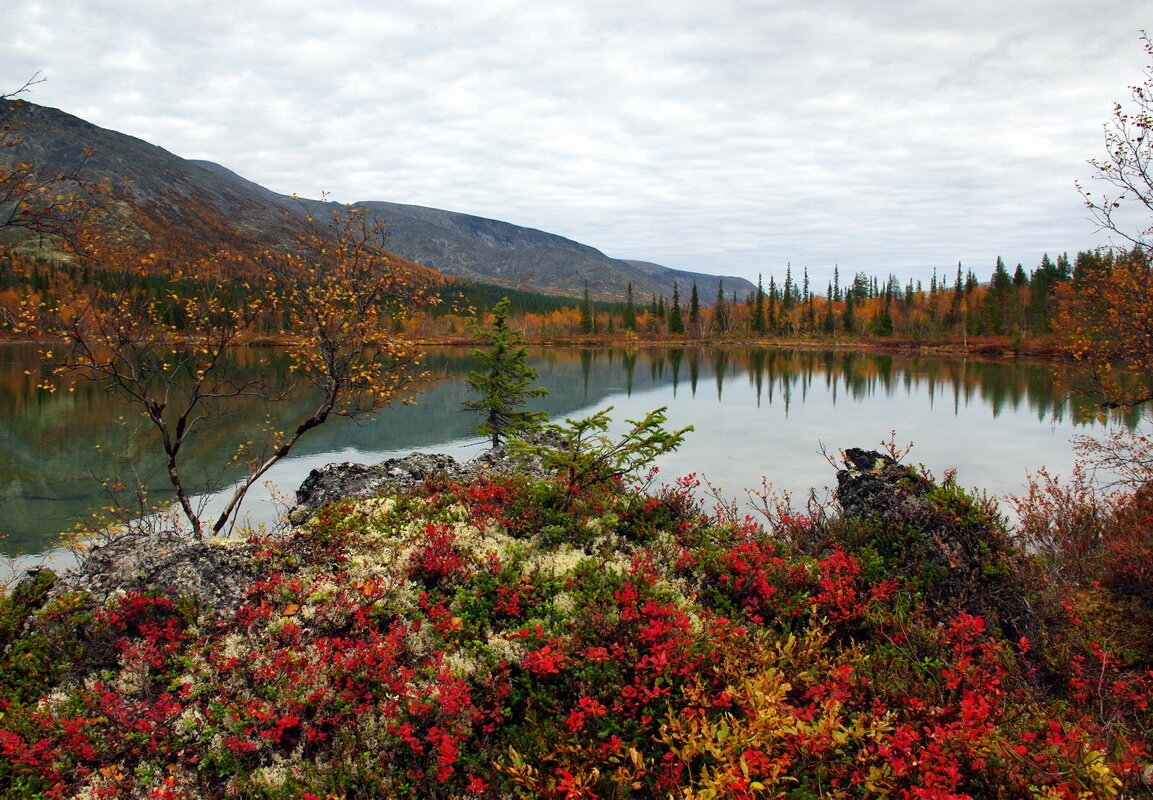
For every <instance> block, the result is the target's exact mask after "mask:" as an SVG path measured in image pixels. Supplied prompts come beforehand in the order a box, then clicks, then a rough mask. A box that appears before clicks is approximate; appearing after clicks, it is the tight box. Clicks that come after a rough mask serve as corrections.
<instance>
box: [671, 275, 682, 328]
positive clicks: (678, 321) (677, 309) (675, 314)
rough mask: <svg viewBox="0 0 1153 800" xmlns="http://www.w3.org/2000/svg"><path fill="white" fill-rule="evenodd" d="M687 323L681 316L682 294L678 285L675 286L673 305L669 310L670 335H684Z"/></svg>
mask: <svg viewBox="0 0 1153 800" xmlns="http://www.w3.org/2000/svg"><path fill="white" fill-rule="evenodd" d="M684 332H685V321H684V319H683V318H682V316H681V293H680V289H679V288H678V287H677V284H675V283H674V284H673V304H672V306H671V307H670V308H669V333H684Z"/></svg>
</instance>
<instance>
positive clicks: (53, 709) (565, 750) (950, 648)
mask: <svg viewBox="0 0 1153 800" xmlns="http://www.w3.org/2000/svg"><path fill="white" fill-rule="evenodd" d="M695 485H696V481H695V479H693V478H692V477H691V476H690V477H689V478H687V479H685V480H683V481H678V482H677V483H676V484H675V485H673V486H670V487H666V488H664V489H662V490H660V491H657V492H655V493H648V492H644V491H637V490H632V489H629V488H627V487H623V486H618V485H617V484H615V483H613V482H607V483H596V484H589V485H585V486H583V487H581V488H579V489H576V488H575V487H574V486H572V485H569V484H568V482H567V479H566V478H565V477H564V475H563V474H561V475H558V476H557V477H556V478H554V479H543V480H532V481H530V480H526V479H523V478H517V477H500V476H490V477H482V478H479V479H476V480H474V481H472V482H469V483H465V484H452V483H445V482H435V481H434V482H432V483H430V484H428V485H426V486H425V487H423V488H422V489H420V490H419V491H416V492H414V493H412V494H409V495H403V496H396V497H382V498H376V499H370V500H365V501H359V502H357V503H343V504H338V505H335V506H330V507H327V508H325V509H322V510H321V511H320V512H318V514H317V515H316V516H315V517H314V518H313V520H312V521H311V522H310V523H309V524H308V525H307V526H305V527H303V528H301V529H298V530H295V531H293V532H291V533H289V534H287V535H284V536H279V537H272V538H265V537H259V536H256V537H253V538H251V539H250V540H249V541H248V543H247V544H245V545H243V552H244V553H245V554H246V556H245V557H246V559H247V560H248V563H249V564H250V565H251V570H252V574H253V577H252V581H251V585H250V588H249V589H248V594H247V599H246V600H245V601H244V602H243V603H242V604H241V606H240V607H239V608H238V609H237V610H236V612H235V613H234V614H233V613H229V614H221V613H215V612H214V610H213V609H211V608H205V607H201V606H198V605H197V604H196V603H195V602H193V601H190V600H187V599H181V597H180V596H179V595H176V594H170V593H156V594H128V595H125V596H119V597H115V598H113V599H111V600H110V601H109V602H108V603H107V604H105V605H103V606H98V607H93V606H92V604H90V603H87V602H86V601H85V598H84V597H83V596H81V595H75V594H59V593H53V592H51V591H50V586H51V577H50V576H49V575H47V574H41V575H40V576H37V577H36V578H33V579H30V580H29V581H27V582H25V583H24V584H22V585H21V586H20V587H18V588H17V590H16V591H15V592H14V593H13V594H12V595H11V596H10V597H8V598H6V599H5V600H4V602H3V605H2V606H0V611H2V613H0V641H2V642H3V643H4V644H5V650H4V653H5V655H4V656H3V660H2V661H0V708H2V711H3V717H0V751H2V752H3V754H4V756H5V759H6V762H5V764H4V765H3V766H2V767H0V786H3V788H4V791H5V796H8V797H27V798H32V797H59V798H64V797H77V796H81V795H83V796H87V797H109V798H111V797H117V798H127V797H141V798H144V797H150V798H161V797H172V798H215V797H262V798H290V797H291V798H300V797H303V798H327V797H346V798H368V797H373V798H376V797H396V798H402V797H428V798H510V797H512V798H525V800H527V799H528V798H570V799H572V800H575V799H576V798H597V797H600V798H627V797H636V798H642V797H644V798H649V797H686V798H722V797H724V798H730V797H731V798H761V797H764V798H769V797H781V798H784V797H789V798H815V797H828V798H833V797H878V798H958V799H959V798H989V797H1001V798H1037V797H1045V798H1088V797H1120V796H1135V793H1137V792H1141V791H1145V788H1144V787H1145V783H1144V782H1143V781H1144V780H1145V778H1144V777H1143V774H1144V773H1143V771H1144V770H1145V769H1146V768H1147V767H1148V766H1149V763H1150V762H1149V758H1150V756H1149V752H1148V745H1149V741H1148V736H1149V731H1150V726H1151V724H1153V716H1151V714H1153V708H1151V706H1150V702H1151V701H1153V671H1151V668H1153V654H1151V653H1150V651H1149V648H1148V641H1150V639H1149V633H1150V632H1153V627H1150V625H1149V622H1150V611H1151V610H1153V607H1150V606H1149V597H1148V595H1147V591H1148V585H1149V584H1148V578H1149V576H1148V574H1146V572H1144V571H1143V570H1144V568H1143V567H1137V566H1136V565H1137V564H1139V563H1142V562H1140V561H1139V560H1138V561H1132V560H1131V556H1132V554H1134V553H1137V552H1144V553H1145V560H1146V561H1147V560H1148V553H1147V548H1148V542H1147V541H1145V540H1144V539H1139V538H1138V539H1135V538H1134V537H1133V536H1131V535H1130V536H1124V535H1120V532H1121V531H1125V530H1143V529H1147V526H1146V525H1145V522H1147V520H1145V516H1147V515H1148V513H1149V512H1148V508H1149V506H1150V504H1149V500H1148V498H1147V497H1145V496H1144V495H1139V496H1135V497H1134V498H1133V499H1132V502H1131V503H1130V504H1128V505H1125V506H1124V507H1122V508H1119V509H1118V510H1117V511H1116V512H1115V513H1114V514H1112V515H1111V516H1110V521H1109V522H1108V523H1106V524H1105V525H1104V527H1103V530H1102V542H1103V544H1102V546H1099V547H1097V549H1096V555H1095V556H1094V558H1095V559H1096V562H1095V566H1094V567H1093V568H1092V570H1093V571H1092V572H1091V573H1087V574H1086V575H1085V576H1083V579H1079V581H1078V582H1076V583H1073V582H1065V581H1064V580H1063V579H1056V578H1053V577H1046V575H1047V574H1048V573H1046V572H1045V570H1044V569H1042V566H1043V564H1042V563H1040V562H1035V561H1033V560H1032V559H1033V558H1034V557H1031V556H1027V555H1026V552H1025V551H1013V552H1012V553H1006V556H1011V558H1012V559H1013V560H1012V571H1011V572H1007V573H1006V575H1005V578H1004V580H1006V581H1007V583H1006V585H1007V586H1011V587H1012V591H1013V592H1015V593H1017V595H1018V596H1020V597H1026V598H1028V599H1029V605H1030V607H1031V608H1032V609H1033V612H1032V613H1034V614H1035V615H1037V618H1038V619H1039V620H1043V624H1041V625H1039V626H1038V627H1037V629H1036V630H1037V632H1036V633H1035V634H1034V635H1030V636H1024V635H1020V634H1017V633H1009V632H1008V629H1007V628H1006V627H1004V626H1003V625H1002V624H1000V623H998V622H996V621H994V620H996V618H997V614H996V613H995V612H996V609H995V608H993V607H989V608H988V609H987V610H988V612H989V613H988V614H980V613H974V608H973V607H972V606H970V605H967V603H968V602H969V601H968V600H966V599H965V598H964V597H963V596H962V595H959V594H956V593H950V592H949V591H941V590H940V589H939V588H936V587H937V586H938V584H939V583H940V582H942V581H943V582H946V583H947V582H948V581H949V580H951V578H950V576H949V575H948V574H936V573H932V572H931V571H930V572H924V573H917V572H916V570H917V569H918V565H916V564H908V565H906V571H905V572H903V573H894V572H892V571H891V570H889V569H887V568H884V566H883V562H881V561H878V555H877V554H878V552H879V550H878V549H877V548H878V544H877V543H879V542H883V541H884V540H885V539H886V538H887V537H897V538H898V540H899V541H904V540H905V538H906V537H907V536H908V533H907V532H906V531H903V530H899V529H897V528H895V527H893V528H886V527H884V526H880V527H878V526H877V524H876V523H869V522H866V521H859V520H858V521H854V520H852V519H841V518H840V517H838V516H837V515H836V514H834V513H822V514H817V515H813V514H798V513H796V512H789V511H786V510H783V509H782V510H779V511H778V512H777V515H776V516H773V517H769V518H762V519H760V520H757V519H753V518H747V517H741V516H734V515H733V514H732V513H730V512H726V511H723V510H722V512H720V513H719V514H716V515H714V514H708V513H705V512H704V511H703V510H702V509H701V508H700V507H699V505H698V503H697V501H695V500H693V499H692V496H691V491H692V489H693V487H694V486H695ZM932 496H933V497H935V498H937V499H936V500H935V501H934V502H938V503H940V510H941V513H942V514H949V515H953V516H957V515H958V514H973V513H976V512H977V510H978V509H979V504H978V503H976V501H973V500H972V499H971V498H967V497H966V496H965V495H964V494H963V493H960V492H959V490H949V491H948V492H945V493H943V494H940V495H932ZM978 519H980V520H981V521H980V522H979V524H978V522H977V520H978ZM966 524H971V528H968V529H966V530H967V533H966V535H967V536H971V537H974V540H975V541H976V540H977V539H979V538H980V537H981V536H987V537H989V540H990V541H997V542H1000V541H1002V540H1003V538H1004V536H1005V531H1004V530H1003V529H1002V528H1000V527H999V526H1001V525H1003V523H1000V522H998V521H997V520H995V519H993V518H989V517H973V521H972V522H971V523H966ZM862 525H863V526H864V527H865V528H868V529H869V530H870V531H871V534H870V535H869V536H867V537H866V536H864V535H863V530H864V529H863V528H862V527H861V526H862ZM981 526H985V527H983V528H982V527H981ZM774 531H775V533H774ZM1109 531H1117V532H1118V533H1117V534H1114V533H1110V532H1109ZM786 532H787V533H788V535H787V536H786V535H782V533H786ZM1146 538H1147V537H1146ZM869 542H872V543H873V545H872V546H865V545H866V544H867V543H869ZM997 547H998V548H1000V547H1003V545H997ZM1142 548H1145V549H1144V550H1142ZM1046 557H1047V556H1046ZM1036 558H1041V556H1038V557H1036ZM999 563H1001V562H998V561H995V560H994V561H989V562H987V563H986V564H985V566H984V569H988V570H996V569H997V568H998V564H999ZM1129 565H1133V566H1134V568H1133V569H1130V568H1129ZM934 581H936V582H938V584H935V583H933V582H934ZM942 585H943V584H942ZM1142 586H1143V587H1145V588H1143V589H1141V588H1139V587H1142ZM990 602H1000V601H997V600H993V601H990ZM1138 613H1140V614H1142V615H1143V616H1135V615H1137V614H1138ZM1110 614H1114V615H1118V618H1119V617H1120V615H1125V616H1126V617H1127V619H1128V626H1129V627H1128V628H1119V627H1114V626H1113V625H1111V624H1110V623H1109V622H1108V619H1109V615H1110ZM1135 620H1137V621H1140V625H1142V626H1144V627H1140V628H1134V627H1133V625H1134V621H1135Z"/></svg>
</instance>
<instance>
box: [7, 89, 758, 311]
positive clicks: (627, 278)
mask: <svg viewBox="0 0 1153 800" xmlns="http://www.w3.org/2000/svg"><path fill="white" fill-rule="evenodd" d="M6 121H7V123H8V124H11V125H12V130H13V131H14V132H15V134H16V135H17V136H18V137H19V142H18V144H17V145H16V146H15V147H11V148H5V149H6V150H7V152H5V153H0V169H2V168H3V166H4V165H5V164H7V163H14V162H16V161H26V162H31V163H34V164H36V165H37V167H38V169H40V170H41V171H42V172H44V173H46V174H57V173H61V174H79V175H80V176H82V177H83V178H84V179H85V180H87V181H89V182H93V183H96V182H100V181H107V185H108V186H109V187H110V189H111V195H112V196H113V197H114V198H115V199H116V200H117V201H118V202H122V203H125V204H127V205H128V206H130V207H131V208H132V209H133V210H134V212H135V213H136V214H137V218H138V219H139V220H140V224H141V226H142V228H143V229H144V230H145V231H147V233H148V235H150V236H153V237H164V236H166V235H167V234H166V232H171V233H173V235H174V232H176V231H179V232H180V239H181V240H184V241H187V240H190V239H191V240H196V241H198V242H201V243H206V244H208V245H211V244H213V243H217V242H219V243H222V244H223V243H227V244H230V245H233V246H235V245H237V244H245V243H248V244H251V245H253V246H259V247H277V246H279V245H283V244H286V243H288V242H289V241H291V240H292V237H293V235H294V230H295V229H296V228H297V226H298V225H299V224H300V223H299V219H300V216H299V215H300V214H301V212H302V210H303V207H302V201H300V200H297V199H295V198H292V197H288V196H286V195H281V194H278V193H276V192H273V191H270V190H268V189H266V188H264V187H263V186H260V185H259V184H256V183H254V182H252V181H250V180H247V179H245V178H243V177H242V176H240V175H237V174H236V173H234V172H232V171H231V170H229V169H227V168H225V167H223V166H220V165H219V164H215V163H213V162H210V161H200V160H190V159H184V158H180V157H179V156H176V155H174V154H172V153H170V152H168V151H167V150H164V149H162V148H160V147H157V146H155V145H153V144H150V143H148V142H145V141H143V140H141V139H138V138H135V137H132V136H128V135H125V134H123V133H119V132H117V131H112V130H107V129H104V128H100V127H98V126H96V125H93V124H91V123H89V122H86V121H84V120H82V119H79V118H77V117H75V116H72V115H70V114H66V113H64V112H62V111H59V110H57V109H54V108H48V107H45V106H39V105H36V104H34V103H27V102H22V103H18V104H16V105H15V106H14V107H13V108H12V109H11V111H10V112H9V113H8V114H7V119H6ZM303 202H304V204H305V205H307V206H308V207H309V208H312V209H316V208H323V206H322V205H320V204H318V203H317V201H303ZM357 205H358V206H361V207H364V208H365V209H367V210H368V211H370V212H371V213H374V214H379V215H380V216H382V217H383V218H384V219H385V221H386V222H387V223H388V226H389V235H390V239H389V247H390V249H392V250H393V252H394V253H395V254H396V255H398V256H401V257H402V258H405V259H408V260H411V261H416V262H418V263H420V264H423V265H425V266H427V267H430V268H432V269H435V270H438V271H440V272H443V273H445V274H448V275H453V276H458V277H461V278H465V279H467V280H472V281H477V282H481V283H494V284H498V285H504V286H510V287H515V288H518V289H524V290H528V291H536V292H541V293H545V294H566V295H572V296H580V295H581V294H582V293H583V291H584V287H585V286H586V285H587V286H588V288H589V292H590V294H591V295H592V296H593V297H594V298H596V299H604V300H620V299H623V298H624V296H625V292H626V287H627V286H628V284H630V283H631V284H632V285H633V289H634V292H635V294H636V297H637V299H638V302H642V301H644V300H645V299H647V298H648V297H649V296H650V295H651V294H654V293H659V294H663V295H665V296H671V294H672V292H673V286H674V283H676V284H679V285H680V287H681V293H682V296H684V297H686V298H687V296H688V292H689V287H690V286H691V285H692V284H693V283H696V284H697V286H698V289H699V292H700V297H701V299H702V301H704V302H709V301H711V299H712V298H714V297H715V296H716V291H717V284H718V282H719V281H723V282H724V287H725V289H726V291H728V292H733V291H736V292H737V294H738V296H740V297H744V296H745V295H746V294H747V293H748V292H749V291H751V290H752V289H753V288H754V287H753V286H752V284H750V283H749V282H748V281H746V280H744V279H741V278H735V277H725V278H719V277H717V276H715V275H705V274H701V273H693V272H684V271H680V270H673V269H668V268H666V267H662V266H660V265H656V264H648V263H645V262H631V261H622V260H619V259H614V258H610V257H609V256H606V255H605V254H604V253H602V252H600V251H599V250H597V249H595V248H593V247H590V246H588V245H585V244H580V243H579V242H574V241H572V240H570V239H566V238H564V237H562V236H557V235H555V234H551V233H546V232H544V231H539V230H533V229H530V228H524V227H520V226H517V225H513V224H510V223H507V222H499V221H497V220H491V219H484V218H482V217H474V216H469V215H467V214H458V213H454V212H451V211H444V210H440V209H433V208H424V207H421V206H412V205H403V204H399V203H390V202H383V201H368V202H364V203H359V204H357Z"/></svg>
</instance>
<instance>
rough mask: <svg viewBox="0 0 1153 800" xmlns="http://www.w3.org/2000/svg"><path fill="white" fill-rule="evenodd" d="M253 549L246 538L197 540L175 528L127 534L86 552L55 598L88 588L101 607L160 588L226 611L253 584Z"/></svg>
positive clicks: (59, 585) (240, 600)
mask: <svg viewBox="0 0 1153 800" xmlns="http://www.w3.org/2000/svg"><path fill="white" fill-rule="evenodd" d="M251 549H252V546H251V545H249V544H248V543H247V542H244V541H242V540H221V539H207V540H196V539H190V538H188V536H187V535H186V534H182V533H176V532H173V531H163V532H160V533H155V534H150V535H148V536H125V537H122V538H120V539H117V540H115V541H112V542H110V543H108V544H105V545H101V546H100V547H96V548H94V549H92V550H91V551H89V552H88V553H86V554H84V556H83V557H82V559H81V561H80V565H79V566H78V567H77V568H76V569H75V570H72V571H70V572H67V573H65V574H64V575H63V576H62V578H61V580H59V581H57V583H56V585H55V586H54V587H53V589H52V592H51V596H52V597H55V596H58V595H60V594H61V593H63V592H66V591H70V592H77V591H79V592H88V593H89V602H91V603H94V604H95V605H97V606H102V605H104V604H105V603H106V602H107V600H108V598H109V597H111V596H112V595H113V594H117V593H120V592H133V591H138V592H153V593H157V592H158V593H161V594H167V595H171V596H177V595H180V596H183V597H188V598H191V599H193V600H195V601H196V602H197V603H198V604H199V605H200V606H201V607H203V608H207V609H212V610H213V611H215V612H216V613H219V614H223V615H228V614H231V613H233V612H235V610H236V609H237V608H238V607H239V606H240V605H241V604H242V603H243V602H244V600H245V597H246V596H247V594H248V589H249V587H250V586H251V585H252V581H253V576H252V573H251V572H250V571H249V569H248V567H247V563H248V557H249V555H250V553H251Z"/></svg>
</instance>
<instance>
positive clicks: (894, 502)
mask: <svg viewBox="0 0 1153 800" xmlns="http://www.w3.org/2000/svg"><path fill="white" fill-rule="evenodd" d="M931 486H932V484H931V483H929V481H927V480H925V478H923V477H921V476H920V475H918V474H917V473H916V472H914V471H913V470H911V469H909V468H908V467H906V466H903V465H902V464H899V463H897V461H896V460H895V459H893V458H892V457H891V456H888V455H885V454H884V453H878V452H876V451H875V450H861V449H859V448H856V447H850V448H849V449H848V450H846V451H845V468H844V469H842V470H839V471H838V472H837V490H836V495H835V496H836V499H837V503H838V504H839V505H840V506H841V511H842V512H843V513H844V515H845V516H846V517H861V518H863V519H873V520H888V521H900V522H916V523H918V524H922V525H923V524H925V523H929V524H933V523H934V522H939V521H940V520H937V519H934V518H935V517H939V516H940V515H939V514H938V513H937V511H936V509H934V507H933V505H932V504H931V503H930V502H929V501H928V500H927V499H926V498H925V495H926V493H927V492H928V490H929V489H930V488H931Z"/></svg>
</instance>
